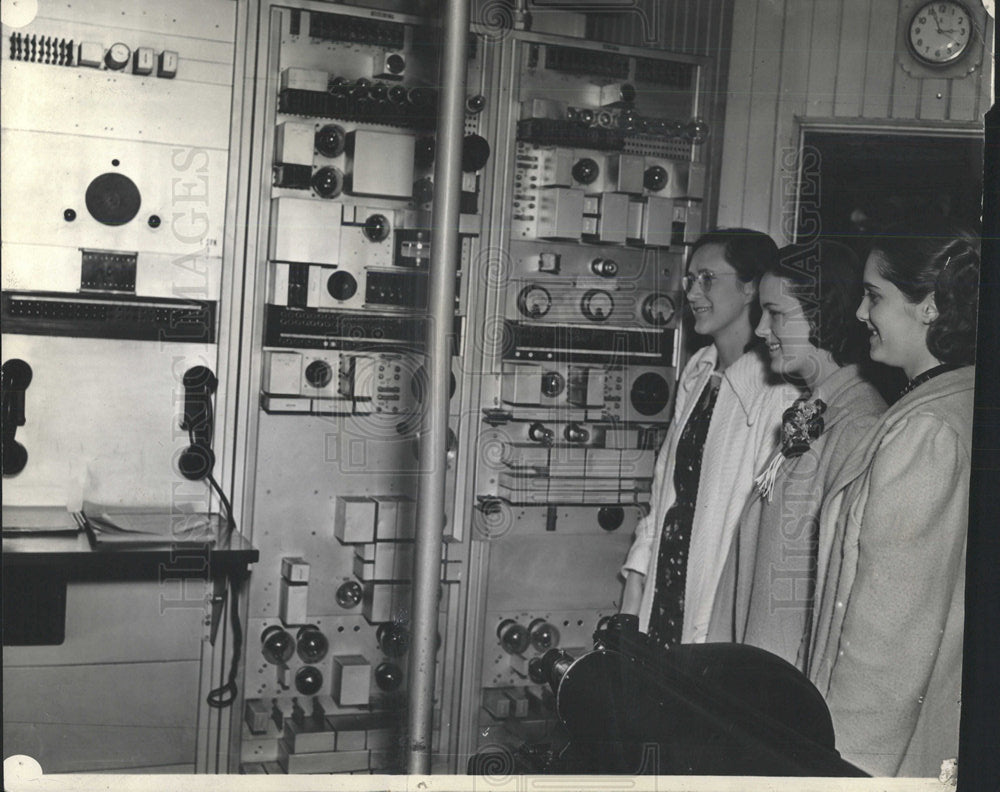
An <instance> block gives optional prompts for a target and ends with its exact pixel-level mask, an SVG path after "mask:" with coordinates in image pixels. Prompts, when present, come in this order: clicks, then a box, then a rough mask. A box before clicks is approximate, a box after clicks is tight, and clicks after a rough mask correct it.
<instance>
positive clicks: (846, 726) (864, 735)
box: [807, 366, 974, 777]
mask: <svg viewBox="0 0 1000 792" xmlns="http://www.w3.org/2000/svg"><path fill="white" fill-rule="evenodd" d="M973 383H974V369H973V368H972V367H971V366H968V367H965V368H961V369H957V370H955V371H950V372H947V373H944V374H941V375H938V376H937V377H935V378H934V379H932V380H930V381H929V382H926V383H924V384H923V385H921V386H919V387H918V388H916V389H915V390H914V391H912V392H911V393H909V394H907V395H906V396H904V397H903V398H902V399H900V400H899V401H898V402H897V403H896V404H894V405H893V406H892V407H891V408H890V409H889V410H888V411H887V412H886V414H885V415H884V416H883V418H882V420H881V421H880V422H879V423H878V424H877V425H876V426H875V427H874V428H873V429H872V431H871V432H870V433H869V434H868V435H867V436H866V437H865V439H864V440H863V441H862V443H861V445H859V447H858V448H857V450H856V451H855V453H854V454H852V455H851V457H850V458H849V459H848V460H847V462H846V463H845V464H844V467H843V469H842V470H841V472H840V473H839V474H838V475H837V476H836V480H835V481H834V484H833V486H832V488H831V490H830V492H829V493H828V494H827V498H826V500H825V501H824V504H823V509H822V512H821V515H820V525H821V529H820V536H821V538H823V539H824V540H826V541H829V542H830V547H828V548H823V547H820V560H821V562H822V561H823V559H828V563H825V564H823V563H821V565H820V567H819V569H818V570H817V582H818V583H817V592H816V602H817V608H816V613H815V619H814V627H813V635H812V648H811V653H810V657H809V658H808V663H807V670H808V674H809V677H810V679H812V681H813V683H814V684H815V685H816V687H817V688H819V691H820V692H821V693H822V694H823V695H824V696H825V698H826V701H827V704H828V706H829V707H830V714H831V716H832V717H833V725H834V729H835V731H836V735H837V747H838V749H839V750H840V751H841V754H842V755H843V756H844V757H845V758H846V759H847V760H848V761H851V762H853V763H855V764H857V765H858V766H859V767H861V768H862V769H864V770H866V771H868V772H870V773H872V774H874V775H900V776H924V777H926V776H936V775H937V774H938V771H939V768H940V765H941V762H942V760H944V759H949V758H953V757H955V756H956V755H957V753H958V722H959V714H960V696H961V683H962V636H963V626H964V622H963V617H964V591H965V555H966V544H967V540H966V534H967V520H968V507H969V474H970V468H971V456H972V454H971V440H972V397H973Z"/></svg>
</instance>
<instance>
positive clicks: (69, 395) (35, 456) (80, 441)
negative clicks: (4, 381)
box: [3, 334, 216, 507]
mask: <svg viewBox="0 0 1000 792" xmlns="http://www.w3.org/2000/svg"><path fill="white" fill-rule="evenodd" d="M3 355H4V360H7V359H10V358H13V357H18V358H22V359H23V360H26V361H27V362H28V364H29V365H30V366H31V367H32V370H33V378H32V380H31V385H30V386H29V387H28V390H27V391H26V394H25V408H24V410H25V417H26V419H27V420H26V423H25V425H24V426H22V427H19V428H18V430H17V441H18V442H19V443H21V444H22V445H24V447H25V448H26V449H27V451H28V464H27V466H26V467H25V468H24V470H23V471H22V472H21V473H20V474H18V475H17V476H13V477H10V478H5V479H4V502H5V503H8V504H10V505H62V504H66V503H67V502H70V501H72V500H73V499H74V498H77V499H78V498H79V497H80V495H81V492H82V494H83V495H84V496H87V497H89V498H91V499H92V500H98V501H106V502H120V503H122V504H123V505H124V504H148V505H167V504H170V503H171V502H172V499H173V498H175V497H177V494H176V490H177V488H178V487H180V491H181V492H183V493H192V491H194V492H200V491H203V492H205V493H207V491H208V490H207V488H208V485H207V484H205V483H204V482H201V483H197V484H191V483H189V482H188V481H187V480H186V479H183V478H182V477H181V476H180V474H179V473H177V472H176V468H175V463H174V458H175V456H176V455H177V454H178V453H180V452H182V451H183V450H184V449H185V448H186V447H187V445H188V439H187V436H186V435H187V433H186V432H182V431H181V430H180V429H179V428H178V424H179V416H180V414H181V412H182V409H183V400H184V386H183V383H182V378H183V376H184V372H185V371H186V370H187V369H188V368H189V367H190V366H194V365H204V366H208V367H209V368H211V369H213V370H214V369H215V366H216V363H215V349H214V347H211V346H209V345H205V344H159V343H157V342H153V341H116V340H104V339H91V338H65V337H46V336H28V335H11V334H5V335H4V337H3ZM191 497H196V496H195V495H192V496H191ZM204 497H205V500H204V503H205V506H206V507H207V504H208V496H207V494H206V495H205V496H204Z"/></svg>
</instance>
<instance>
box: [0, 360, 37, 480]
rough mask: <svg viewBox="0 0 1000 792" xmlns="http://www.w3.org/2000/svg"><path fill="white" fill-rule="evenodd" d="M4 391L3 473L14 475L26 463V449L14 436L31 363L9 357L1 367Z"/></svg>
mask: <svg viewBox="0 0 1000 792" xmlns="http://www.w3.org/2000/svg"><path fill="white" fill-rule="evenodd" d="M0 379H2V385H0V390H2V391H3V396H2V403H3V410H2V413H3V415H2V422H3V475H4V476H16V475H17V474H18V473H20V472H21V471H22V470H24V466H25V465H26V464H28V451H27V449H26V448H25V447H24V446H23V445H21V444H20V443H19V442H17V440H15V439H14V437H15V434H16V433H17V427H19V426H24V422H25V418H24V392H25V391H26V390H27V389H28V385H30V384H31V366H29V365H28V364H27V363H26V362H25V361H23V360H21V359H20V358H11V359H10V360H8V361H7V362H6V363H4V364H3V368H2V377H0Z"/></svg>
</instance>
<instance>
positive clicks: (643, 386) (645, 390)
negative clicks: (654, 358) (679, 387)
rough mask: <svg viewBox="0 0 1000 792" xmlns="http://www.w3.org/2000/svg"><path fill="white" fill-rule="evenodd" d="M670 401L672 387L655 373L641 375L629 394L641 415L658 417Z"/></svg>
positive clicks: (648, 372)
mask: <svg viewBox="0 0 1000 792" xmlns="http://www.w3.org/2000/svg"><path fill="white" fill-rule="evenodd" d="M669 399H670V386H669V385H668V384H667V381H666V380H665V379H664V378H663V377H661V376H660V375H659V374H657V373H655V372H653V371H647V372H646V373H645V374H641V375H640V376H639V377H638V378H637V379H636V381H635V382H634V383H632V390H631V392H630V393H629V400H630V401H631V402H632V406H633V407H634V408H635V411H636V412H637V413H639V414H640V415H656V413H658V412H660V410H662V409H663V408H664V407H666V406H667V401H668V400H669Z"/></svg>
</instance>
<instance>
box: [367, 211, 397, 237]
mask: <svg viewBox="0 0 1000 792" xmlns="http://www.w3.org/2000/svg"><path fill="white" fill-rule="evenodd" d="M390 230H391V226H390V225H389V218H387V217H386V216H385V215H382V214H373V215H369V217H368V219H367V220H365V224H364V225H363V226H362V227H361V232H362V233H363V234H364V235H365V236H366V237H368V238H369V239H370V240H371V241H372V242H382V241H383V240H384V239H386V238H387V237H388V236H389V231H390Z"/></svg>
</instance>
